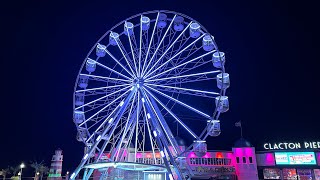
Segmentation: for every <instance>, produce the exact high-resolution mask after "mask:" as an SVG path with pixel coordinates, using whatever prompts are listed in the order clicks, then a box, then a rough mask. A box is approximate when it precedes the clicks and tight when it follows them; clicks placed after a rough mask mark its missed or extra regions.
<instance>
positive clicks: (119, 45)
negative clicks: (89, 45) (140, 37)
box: [115, 40, 137, 78]
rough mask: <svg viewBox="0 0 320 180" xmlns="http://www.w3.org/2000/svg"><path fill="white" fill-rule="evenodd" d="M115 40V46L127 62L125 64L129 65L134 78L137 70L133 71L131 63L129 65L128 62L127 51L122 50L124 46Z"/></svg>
mask: <svg viewBox="0 0 320 180" xmlns="http://www.w3.org/2000/svg"><path fill="white" fill-rule="evenodd" d="M115 42H116V43H117V46H118V48H119V50H120V51H121V54H122V56H123V58H124V59H125V61H126V62H127V65H128V66H129V68H130V70H131V72H132V74H133V76H134V77H135V78H136V74H137V71H136V72H135V71H134V70H133V69H132V67H131V65H130V62H129V60H128V57H127V54H128V53H125V52H124V51H125V50H124V47H123V46H122V43H121V41H120V40H116V41H115ZM136 70H137V69H136Z"/></svg>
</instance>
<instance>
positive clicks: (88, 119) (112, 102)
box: [79, 89, 131, 126]
mask: <svg viewBox="0 0 320 180" xmlns="http://www.w3.org/2000/svg"><path fill="white" fill-rule="evenodd" d="M129 91H131V89H129V90H127V91H126V92H125V93H123V94H122V95H120V96H119V97H117V98H116V99H114V100H113V101H112V102H111V103H109V104H108V105H106V106H104V107H103V108H102V109H100V110H99V111H98V112H96V113H95V114H94V115H92V116H91V117H89V118H88V119H86V120H85V121H84V122H82V123H81V124H80V125H79V126H82V125H84V124H85V123H86V122H88V121H89V120H91V119H92V118H93V117H95V116H96V115H98V114H99V113H100V112H102V111H103V110H105V109H106V108H107V107H109V106H111V105H112V104H113V103H115V102H116V101H117V100H119V99H120V98H121V97H123V96H124V95H126V94H127V93H128V92H129ZM121 102H122V101H121Z"/></svg>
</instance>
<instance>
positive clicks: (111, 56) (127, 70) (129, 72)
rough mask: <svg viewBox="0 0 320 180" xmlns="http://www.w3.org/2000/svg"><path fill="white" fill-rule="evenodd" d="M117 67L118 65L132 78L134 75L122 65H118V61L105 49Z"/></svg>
mask: <svg viewBox="0 0 320 180" xmlns="http://www.w3.org/2000/svg"><path fill="white" fill-rule="evenodd" d="M104 51H105V52H106V53H107V54H108V55H109V56H110V57H111V58H112V59H113V60H114V61H115V62H116V63H117V64H118V65H120V66H121V67H122V68H123V69H124V70H125V71H126V72H127V73H128V74H130V76H131V77H134V75H133V74H132V73H131V72H130V71H129V70H128V69H127V68H126V67H124V65H122V64H121V63H120V61H119V60H118V59H117V58H115V57H114V56H113V55H112V54H111V53H110V52H109V51H108V50H107V49H105V50H104Z"/></svg>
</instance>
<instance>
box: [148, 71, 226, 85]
mask: <svg viewBox="0 0 320 180" xmlns="http://www.w3.org/2000/svg"><path fill="white" fill-rule="evenodd" d="M220 72H221V70H217V71H207V72H201V73H194V74H186V75H181V76H170V77H166V78H159V79H150V80H145V82H147V83H148V82H158V81H165V80H172V79H183V78H189V77H193V78H195V77H197V76H199V77H201V76H203V75H208V74H216V73H220Z"/></svg>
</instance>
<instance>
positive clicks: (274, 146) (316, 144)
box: [263, 141, 320, 150]
mask: <svg viewBox="0 0 320 180" xmlns="http://www.w3.org/2000/svg"><path fill="white" fill-rule="evenodd" d="M263 148H264V149H267V150H278V149H280V150H281V149H320V141H312V142H303V143H300V142H289V143H288V142H280V143H265V144H264V145H263Z"/></svg>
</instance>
